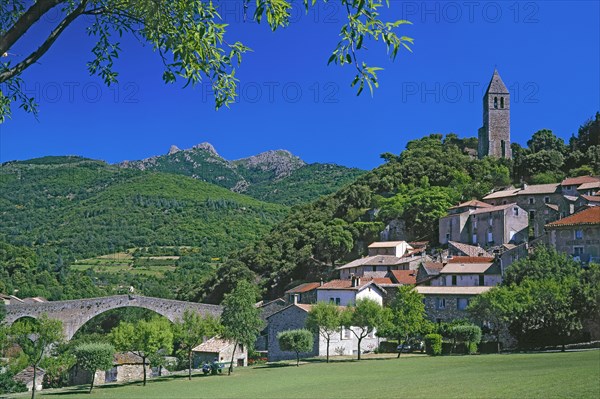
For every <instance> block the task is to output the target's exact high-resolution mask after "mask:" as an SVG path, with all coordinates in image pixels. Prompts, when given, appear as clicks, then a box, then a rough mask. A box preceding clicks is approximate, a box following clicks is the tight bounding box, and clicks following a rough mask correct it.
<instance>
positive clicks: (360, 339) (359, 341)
mask: <svg viewBox="0 0 600 399" xmlns="http://www.w3.org/2000/svg"><path fill="white" fill-rule="evenodd" d="M362 339H363V337H360V338H358V359H357V360H360V343H361V342H362Z"/></svg>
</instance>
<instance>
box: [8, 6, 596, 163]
mask: <svg viewBox="0 0 600 399" xmlns="http://www.w3.org/2000/svg"><path fill="white" fill-rule="evenodd" d="M223 3H224V4H223V6H222V7H225V8H222V9H221V13H222V15H223V16H224V19H225V22H227V23H229V24H230V27H229V32H228V35H229V38H230V40H232V41H233V40H242V41H243V42H244V43H245V44H246V45H248V46H249V47H251V48H252V49H253V50H254V51H253V52H252V53H249V54H248V55H246V57H245V59H244V61H243V64H242V66H241V68H240V69H239V71H238V73H237V77H238V78H239V79H240V94H241V95H240V100H239V102H238V103H237V104H233V105H232V106H231V108H230V109H221V110H219V111H215V109H214V104H213V102H212V99H211V96H210V94H209V93H208V92H207V90H206V87H205V86H204V85H199V86H197V87H195V88H190V87H188V88H186V89H183V88H182V87H183V85H184V83H183V82H178V83H176V84H174V85H165V84H163V82H162V79H161V74H162V70H161V64H160V60H159V58H158V56H157V54H155V53H153V52H152V49H151V48H149V47H148V46H145V47H144V46H142V45H141V44H140V43H139V42H137V40H136V39H133V38H125V39H123V40H122V44H121V46H122V48H123V52H122V54H121V56H120V58H119V60H118V61H117V63H116V69H117V70H118V71H119V73H120V76H119V81H120V83H119V85H118V87H112V88H107V87H105V86H104V85H103V84H102V83H101V82H100V80H99V79H97V78H95V77H90V76H89V75H88V73H87V69H86V66H85V63H86V62H87V61H89V60H90V59H91V53H90V50H91V47H92V45H93V39H92V38H88V37H87V35H86V34H85V26H86V24H85V22H86V21H85V20H82V21H79V22H77V23H76V24H74V25H73V26H71V27H69V29H68V30H67V31H66V32H65V33H64V35H63V36H62V37H61V38H60V39H59V40H58V41H57V43H56V44H55V46H54V47H53V48H52V49H51V50H50V52H48V53H47V54H46V55H45V56H44V57H43V58H42V59H41V60H40V62H39V63H38V64H36V65H34V66H33V67H31V68H29V69H28V70H27V71H26V72H25V73H24V75H23V78H24V79H25V80H26V83H27V90H28V92H30V94H33V95H35V96H36V97H37V98H38V101H39V104H40V114H39V118H38V119H37V120H36V119H35V118H34V117H33V116H32V115H30V114H26V113H24V112H22V111H20V110H15V112H14V115H13V118H12V119H11V120H9V121H8V122H6V123H4V124H3V125H0V161H1V162H5V161H8V160H13V159H27V158H32V157H38V156H43V155H65V154H76V155H83V156H86V157H91V158H97V159H103V160H106V161H107V162H111V163H113V162H119V161H122V160H126V159H129V160H133V159H141V158H145V157H149V156H152V155H157V154H163V153H166V152H167V151H168V149H169V146H170V145H171V144H175V145H177V146H178V147H180V148H189V147H191V146H193V145H194V144H198V143H201V142H205V141H208V142H210V143H212V144H213V145H214V146H215V147H216V149H217V151H218V152H219V153H220V154H221V155H222V156H224V157H225V158H227V159H237V158H241V157H245V156H250V155H253V154H256V153H258V152H261V151H266V150H270V149H280V148H282V149H288V150H290V151H291V152H293V153H294V154H296V155H298V156H300V157H301V158H302V159H304V160H306V161H307V162H334V163H338V164H342V165H347V166H355V167H360V168H365V169H369V168H373V167H375V166H377V165H379V164H380V163H381V160H380V158H379V155H380V154H381V153H383V152H393V153H399V152H400V151H401V150H402V149H403V148H404V146H405V144H406V142H407V141H408V140H411V139H415V138H419V137H422V136H424V135H426V134H429V133H450V132H454V133H456V134H458V135H459V136H461V137H468V136H476V134H477V129H478V128H479V127H480V126H481V124H482V115H481V113H482V100H481V97H482V95H483V92H484V90H485V88H486V85H487V84H488V82H489V79H490V78H491V75H492V72H493V70H494V67H495V66H496V67H497V68H498V70H499V73H500V75H501V76H502V78H503V80H504V82H505V83H506V85H507V86H508V87H509V89H510V90H511V94H512V101H511V135H512V140H513V141H516V142H519V143H521V144H522V145H525V143H526V141H527V139H528V138H529V137H530V136H531V134H532V133H534V132H535V131H536V130H539V129H542V128H548V129H551V130H553V131H554V133H555V134H557V135H558V136H560V137H563V138H564V139H565V140H568V138H569V137H570V136H571V134H572V133H576V131H577V128H578V126H579V125H581V124H582V123H583V122H584V121H585V120H587V119H588V118H590V117H592V116H593V115H594V113H595V112H597V111H599V110H600V94H599V93H600V50H599V49H600V6H599V2H597V1H584V2H574V1H569V2H561V1H551V2H529V1H524V2H514V1H509V2H491V1H473V2H423V1H406V2H399V1H392V2H391V9H389V10H385V11H382V14H383V17H384V18H385V19H388V20H392V19H399V18H405V19H408V20H411V21H412V22H413V25H404V26H402V27H401V28H400V31H399V33H400V34H402V35H407V36H410V37H413V38H414V39H415V44H414V47H413V50H414V51H413V53H408V52H406V51H403V52H401V53H399V55H398V58H397V59H396V61H395V62H391V61H390V60H389V59H388V58H387V56H386V55H385V51H384V49H383V48H382V47H380V46H379V45H378V44H379V43H369V51H367V52H366V53H365V54H363V56H364V57H365V58H366V59H367V61H369V62H370V63H371V64H373V65H377V66H381V67H383V68H385V70H384V71H381V72H380V83H381V87H380V88H379V89H378V90H376V91H375V93H374V96H373V97H371V96H370V95H369V93H368V92H365V93H363V94H362V95H361V96H360V97H356V95H355V90H354V89H353V88H350V82H351V80H352V78H353V71H352V69H351V68H350V67H343V68H340V67H337V66H333V65H332V66H327V65H326V63H327V59H328V58H329V55H330V53H331V50H332V49H333V48H334V47H335V44H336V43H337V41H338V36H337V35H338V32H339V29H340V27H341V25H342V24H343V21H344V15H343V13H342V10H341V9H340V7H339V6H338V5H337V3H336V2H332V3H331V4H327V5H323V4H320V5H319V6H318V7H317V8H315V9H314V10H312V11H311V12H310V13H309V14H308V15H304V14H303V13H302V12H301V7H300V6H299V4H298V6H297V7H294V9H293V22H292V24H291V25H290V26H289V27H288V28H286V29H282V30H278V31H277V32H275V33H273V32H271V31H270V30H269V29H268V27H267V26H266V25H264V24H261V25H257V24H255V23H253V22H245V23H244V22H243V18H242V12H241V7H240V6H239V5H240V4H241V2H239V1H237V0H230V1H227V2H223ZM44 22H45V23H46V24H47V25H48V26H49V25H50V24H51V23H52V17H48V18H46V20H45V21H44ZM42 33H43V30H42V29H41V28H40V29H38V30H34V31H32V32H30V33H28V35H27V37H26V38H25V39H24V40H23V42H22V43H18V45H16V46H15V47H14V48H13V49H12V50H11V51H12V52H13V53H17V54H20V53H21V52H22V53H23V54H25V53H27V50H28V49H30V48H32V47H33V46H35V45H36V44H37V43H39V41H40V40H41V38H42Z"/></svg>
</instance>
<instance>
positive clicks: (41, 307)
mask: <svg viewBox="0 0 600 399" xmlns="http://www.w3.org/2000/svg"><path fill="white" fill-rule="evenodd" d="M125 307H138V308H144V309H148V310H151V311H154V312H156V313H158V314H159V315H161V316H164V317H166V318H167V319H169V320H170V321H171V322H175V321H177V320H179V319H181V317H182V316H183V313H184V312H185V311H186V310H191V311H193V312H197V313H200V314H202V315H206V314H211V315H213V316H219V315H220V314H221V311H222V308H221V306H217V305H208V304H204V303H194V302H184V301H175V300H171V299H162V298H153V297H146V296H140V295H135V296H132V297H130V296H128V295H116V296H110V297H102V298H90V299H76V300H70V301H53V302H42V303H32V304H29V303H28V304H11V305H7V306H6V318H5V320H4V322H5V323H6V324H8V325H11V324H12V323H14V322H15V321H16V320H18V319H20V318H23V317H33V318H37V317H39V316H40V315H42V314H44V313H45V314H47V315H48V317H50V318H52V319H58V320H60V321H62V323H63V332H64V336H65V338H66V339H67V340H70V339H71V338H73V335H75V333H76V332H77V330H79V329H80V328H81V327H82V326H83V325H84V324H85V323H87V322H88V321H89V320H91V319H92V318H94V317H96V316H98V315H100V314H102V313H104V312H106V311H108V310H112V309H118V308H125Z"/></svg>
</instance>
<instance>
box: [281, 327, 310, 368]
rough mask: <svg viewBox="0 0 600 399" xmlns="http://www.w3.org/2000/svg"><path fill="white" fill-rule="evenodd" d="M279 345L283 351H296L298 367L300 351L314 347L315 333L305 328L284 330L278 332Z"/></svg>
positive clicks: (298, 364)
mask: <svg viewBox="0 0 600 399" xmlns="http://www.w3.org/2000/svg"><path fill="white" fill-rule="evenodd" d="M277 341H278V342H279V347H280V348H281V350H283V351H289V352H296V367H298V366H300V353H302V352H310V351H312V349H313V346H314V341H313V335H312V333H311V332H310V331H308V330H305V329H300V330H288V331H282V332H280V333H279V334H277Z"/></svg>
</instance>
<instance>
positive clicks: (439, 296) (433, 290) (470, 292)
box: [415, 285, 493, 323]
mask: <svg viewBox="0 0 600 399" xmlns="http://www.w3.org/2000/svg"><path fill="white" fill-rule="evenodd" d="M492 288H493V287H490V286H487V287H486V286H483V287H482V286H477V287H470V286H433V285H432V286H424V285H419V286H417V287H415V290H416V291H417V292H418V293H419V294H421V295H423V296H424V299H423V303H424V304H425V312H426V313H427V317H429V319H430V320H432V321H434V322H437V323H441V322H449V321H452V320H455V319H463V318H465V317H467V311H466V309H467V306H469V303H470V302H471V300H472V299H473V298H474V297H475V296H477V295H481V294H483V293H484V292H487V291H489V290H491V289H492Z"/></svg>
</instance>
